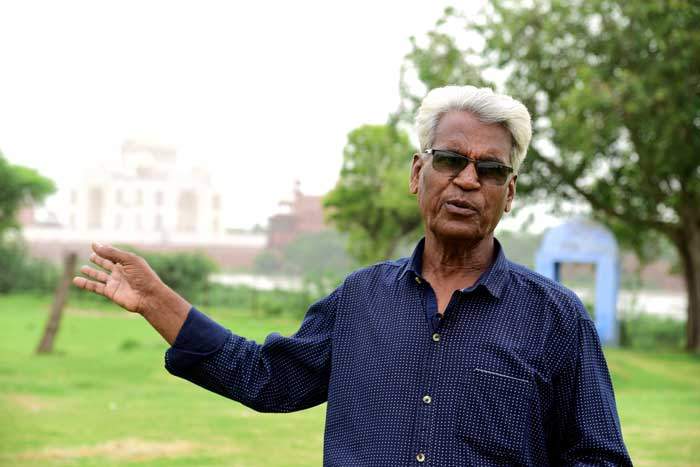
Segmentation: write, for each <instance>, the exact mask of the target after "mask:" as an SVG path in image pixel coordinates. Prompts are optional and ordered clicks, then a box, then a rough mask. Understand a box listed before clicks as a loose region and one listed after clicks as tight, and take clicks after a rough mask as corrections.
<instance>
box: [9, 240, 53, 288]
mask: <svg viewBox="0 0 700 467" xmlns="http://www.w3.org/2000/svg"><path fill="white" fill-rule="evenodd" d="M59 275H60V273H59V269H58V267H57V266H55V265H54V264H52V263H50V262H49V261H45V260H41V259H36V258H32V257H31V256H30V255H29V251H28V250H27V247H26V246H25V245H24V244H23V243H22V242H21V241H20V240H9V239H6V240H4V241H0V293H10V292H38V293H53V291H54V290H55V288H56V284H57V283H58V278H59Z"/></svg>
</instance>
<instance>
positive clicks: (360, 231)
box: [324, 124, 421, 264]
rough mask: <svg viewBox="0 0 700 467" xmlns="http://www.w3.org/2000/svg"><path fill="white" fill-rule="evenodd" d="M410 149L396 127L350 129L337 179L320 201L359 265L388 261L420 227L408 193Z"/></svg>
mask: <svg viewBox="0 0 700 467" xmlns="http://www.w3.org/2000/svg"><path fill="white" fill-rule="evenodd" d="M414 151H415V150H414V148H413V145H412V144H411V143H410V141H409V139H408V135H407V134H406V133H405V132H404V131H402V130H400V129H398V128H397V127H396V126H393V125H390V124H386V125H364V126H361V127H359V128H356V129H355V130H353V131H351V132H350V134H349V135H348V143H347V145H346V146H345V150H344V152H343V166H342V168H341V171H340V178H339V180H338V183H337V185H336V186H335V188H333V190H332V191H331V192H330V193H328V194H327V195H326V197H325V199H324V206H325V208H326V209H327V213H328V214H327V215H328V219H329V220H330V221H331V222H332V223H333V224H334V225H335V226H336V228H337V229H338V230H339V231H341V232H344V233H347V234H348V250H349V252H350V254H351V255H352V256H353V257H355V258H356V259H357V260H358V261H360V262H361V263H363V264H367V263H371V262H375V261H379V260H382V259H386V258H388V257H391V256H392V255H393V254H394V252H395V251H396V249H397V247H398V246H399V245H400V244H401V242H402V241H403V240H404V239H405V238H406V237H407V236H410V235H411V234H413V235H414V236H415V232H416V231H418V230H419V229H420V226H421V219H420V214H419V212H418V209H417V206H416V201H415V199H414V197H413V196H412V195H411V194H410V192H409V191H408V176H409V171H410V161H411V155H412V154H413V152H414Z"/></svg>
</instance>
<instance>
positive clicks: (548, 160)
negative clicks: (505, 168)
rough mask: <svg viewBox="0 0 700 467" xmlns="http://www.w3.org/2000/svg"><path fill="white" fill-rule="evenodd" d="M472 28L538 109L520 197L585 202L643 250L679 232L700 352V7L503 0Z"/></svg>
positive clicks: (682, 0)
mask: <svg viewBox="0 0 700 467" xmlns="http://www.w3.org/2000/svg"><path fill="white" fill-rule="evenodd" d="M472 27H476V28H477V29H478V30H480V31H481V32H482V33H483V35H484V37H485V39H486V50H485V52H486V53H487V54H488V56H490V57H492V58H493V59H494V63H495V64H496V65H497V66H499V67H506V66H507V67H509V68H511V70H512V72H511V73H510V75H509V78H508V81H507V87H508V91H509V92H510V93H511V94H512V95H514V96H516V97H518V98H519V99H521V100H522V101H523V102H525V103H526V105H527V106H528V108H529V109H530V110H531V112H532V113H533V122H534V134H535V136H534V138H533V147H532V148H531V150H530V153H529V156H528V159H526V161H525V165H524V167H523V172H522V174H521V176H520V178H519V179H518V191H519V193H525V194H528V195H530V196H531V197H535V198H549V199H554V200H558V201H584V202H586V203H588V204H589V205H590V207H591V208H592V212H593V214H594V216H595V217H597V218H598V219H600V220H602V221H603V222H605V223H607V224H608V225H609V226H610V227H611V228H612V229H613V230H614V231H615V232H616V234H617V236H618V238H620V239H621V240H622V241H623V242H624V243H627V244H628V245H632V246H634V247H635V248H636V249H637V250H638V251H644V250H645V249H646V250H647V251H648V247H649V246H650V245H651V246H653V245H654V244H655V243H656V242H657V240H658V239H659V238H660V237H665V238H667V239H669V240H670V241H671V242H672V243H673V244H674V245H675V247H676V249H677V251H678V255H679V257H680V260H681V264H682V267H683V272H684V276H685V279H686V283H687V290H688V320H687V346H688V349H691V350H694V351H700V60H699V59H698V57H700V4H698V3H697V2H696V1H688V0H648V1H644V2H634V1H633V2H630V1H625V0H587V1H585V2H584V1H577V2H568V1H567V2H564V1H558V0H534V1H532V2H527V3H522V2H515V1H509V0H493V1H492V2H491V10H490V11H489V13H488V14H487V16H486V20H485V21H484V22H483V23H482V24H481V25H477V26H474V25H472Z"/></svg>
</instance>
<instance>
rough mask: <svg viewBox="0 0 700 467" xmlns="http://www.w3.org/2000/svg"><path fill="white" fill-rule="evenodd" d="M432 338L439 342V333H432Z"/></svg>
mask: <svg viewBox="0 0 700 467" xmlns="http://www.w3.org/2000/svg"><path fill="white" fill-rule="evenodd" d="M433 340H434V341H435V342H439V341H440V334H439V333H437V332H436V333H435V334H433Z"/></svg>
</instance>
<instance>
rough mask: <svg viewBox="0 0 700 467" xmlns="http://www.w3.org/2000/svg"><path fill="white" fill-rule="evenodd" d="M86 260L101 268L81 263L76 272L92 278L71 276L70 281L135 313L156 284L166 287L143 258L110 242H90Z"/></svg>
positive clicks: (140, 308)
mask: <svg viewBox="0 0 700 467" xmlns="http://www.w3.org/2000/svg"><path fill="white" fill-rule="evenodd" d="M92 250H93V253H92V254H91V255H90V261H92V262H93V263H95V264H96V265H98V266H100V267H102V268H103V269H104V270H105V271H107V272H105V271H103V270H100V269H95V268H92V267H90V266H82V267H81V268H80V272H82V273H83V274H85V275H86V276H89V277H91V278H92V279H95V280H88V279H86V278H85V277H80V276H77V277H74V278H73V284H75V285H76V286H78V287H80V288H81V289H85V290H90V291H92V292H95V293H96V294H98V295H102V296H104V297H107V298H109V299H110V300H112V301H113V302H114V303H116V304H117V305H119V306H121V307H123V308H125V309H127V310H129V311H133V312H135V313H143V312H144V311H145V304H146V303H147V301H148V300H149V298H150V297H151V296H152V295H153V294H154V293H156V291H157V290H158V289H159V288H163V287H166V286H165V284H163V282H162V281H161V280H160V278H159V277H158V275H157V274H156V273H155V272H154V271H153V269H151V267H150V266H149V265H148V263H147V262H146V260H144V259H143V258H141V257H140V256H137V255H135V254H133V253H129V252H127V251H123V250H120V249H118V248H114V247H111V246H105V245H101V244H99V243H93V244H92Z"/></svg>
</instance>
